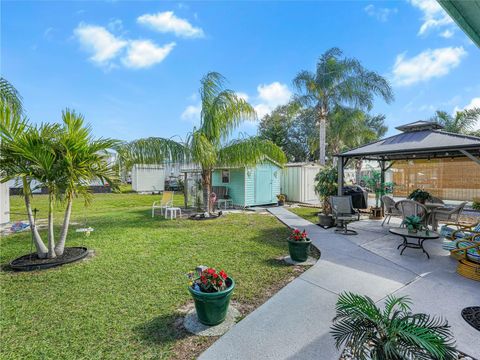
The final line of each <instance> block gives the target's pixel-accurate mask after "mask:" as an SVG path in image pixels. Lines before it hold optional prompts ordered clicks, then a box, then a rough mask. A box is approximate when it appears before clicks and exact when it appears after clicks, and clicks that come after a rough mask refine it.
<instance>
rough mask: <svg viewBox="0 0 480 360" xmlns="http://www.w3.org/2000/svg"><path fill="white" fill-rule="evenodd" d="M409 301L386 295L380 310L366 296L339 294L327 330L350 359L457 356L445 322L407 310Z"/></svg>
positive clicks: (397, 359) (450, 357)
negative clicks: (333, 314) (330, 323)
mask: <svg viewBox="0 0 480 360" xmlns="http://www.w3.org/2000/svg"><path fill="white" fill-rule="evenodd" d="M411 304H412V302H411V300H410V299H409V298H408V297H406V296H404V297H396V296H393V295H388V296H387V298H386V300H385V308H384V309H383V310H382V309H380V308H379V307H378V306H377V305H376V304H375V302H374V301H373V300H372V299H371V298H369V297H368V296H361V295H358V294H353V293H350V292H344V293H342V294H340V296H339V297H338V300H337V304H336V316H335V318H334V319H333V325H332V326H331V331H330V333H331V334H332V336H333V338H334V340H335V345H336V347H337V349H340V348H341V347H342V345H346V347H347V349H346V350H347V351H348V352H349V355H350V356H349V358H353V359H376V360H380V359H392V360H400V359H444V360H447V359H448V360H450V359H451V360H453V359H457V356H458V352H457V350H456V349H455V340H454V338H453V335H452V332H451V329H450V326H449V325H448V322H447V321H446V320H444V319H443V318H438V317H435V316H430V315H428V314H422V313H417V314H414V313H412V312H411V308H410V306H411Z"/></svg>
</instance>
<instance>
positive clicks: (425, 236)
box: [388, 228, 440, 259]
mask: <svg viewBox="0 0 480 360" xmlns="http://www.w3.org/2000/svg"><path fill="white" fill-rule="evenodd" d="M388 231H390V233H392V234H394V235H398V236H401V237H402V238H403V243H401V244H400V245H398V247H397V249H400V248H401V247H403V249H402V251H401V252H400V255H403V251H404V250H405V249H406V248H407V247H408V248H411V249H422V251H423V252H424V253H425V254H427V257H428V258H429V259H430V255H428V252H427V251H426V250H425V248H424V247H423V242H424V241H425V240H433V239H438V238H439V237H440V235H438V234H437V233H436V232H433V231H429V232H428V233H427V232H426V231H417V232H416V233H411V232H409V231H408V229H407V228H390V229H389V230H388ZM408 238H411V239H416V240H417V241H416V242H408Z"/></svg>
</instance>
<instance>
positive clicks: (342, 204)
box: [330, 196, 360, 235]
mask: <svg viewBox="0 0 480 360" xmlns="http://www.w3.org/2000/svg"><path fill="white" fill-rule="evenodd" d="M330 203H331V205H332V216H333V218H334V219H335V220H336V222H337V229H335V232H338V233H341V234H343V235H357V232H356V231H355V230H351V229H349V228H348V224H349V223H351V222H353V221H358V220H360V213H359V212H358V211H357V210H355V209H354V208H353V205H352V197H351V196H331V197H330Z"/></svg>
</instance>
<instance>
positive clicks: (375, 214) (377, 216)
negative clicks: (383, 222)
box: [370, 207, 383, 219]
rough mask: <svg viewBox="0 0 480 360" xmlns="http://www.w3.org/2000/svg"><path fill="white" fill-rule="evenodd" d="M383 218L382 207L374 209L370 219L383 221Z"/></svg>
mask: <svg viewBox="0 0 480 360" xmlns="http://www.w3.org/2000/svg"><path fill="white" fill-rule="evenodd" d="M381 218H383V208H382V207H372V208H371V213H370V219H381Z"/></svg>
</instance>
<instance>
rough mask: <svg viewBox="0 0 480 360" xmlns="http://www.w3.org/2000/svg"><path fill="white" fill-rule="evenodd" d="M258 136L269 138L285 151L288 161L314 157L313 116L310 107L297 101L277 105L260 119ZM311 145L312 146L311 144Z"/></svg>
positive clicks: (305, 159)
mask: <svg viewBox="0 0 480 360" xmlns="http://www.w3.org/2000/svg"><path fill="white" fill-rule="evenodd" d="M259 137H260V138H262V139H265V140H270V141H272V142H273V143H274V144H276V145H277V146H279V147H280V148H282V150H283V151H284V152H285V155H286V156H287V158H288V160H289V161H294V162H298V161H311V160H314V159H315V155H316V148H315V141H314V140H315V139H316V135H315V118H314V116H313V111H312V110H311V109H302V108H300V106H298V104H297V103H290V104H287V105H282V106H278V107H277V108H276V109H274V110H273V111H272V112H271V113H270V114H267V115H265V116H264V117H263V118H262V120H261V121H260V125H259ZM312 145H313V146H312Z"/></svg>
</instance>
